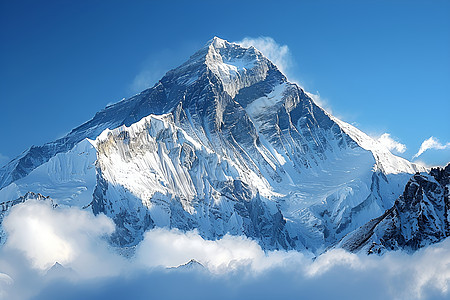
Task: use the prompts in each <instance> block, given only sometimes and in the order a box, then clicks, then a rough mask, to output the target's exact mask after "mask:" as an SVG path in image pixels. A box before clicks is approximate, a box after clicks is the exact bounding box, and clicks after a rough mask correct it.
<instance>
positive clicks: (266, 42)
mask: <svg viewBox="0 0 450 300" xmlns="http://www.w3.org/2000/svg"><path fill="white" fill-rule="evenodd" d="M235 43H237V44H240V45H242V46H244V47H250V46H253V47H255V48H256V49H258V50H259V51H261V52H262V54H264V56H266V57H267V58H268V59H269V60H271V61H272V62H273V63H274V64H275V65H276V66H277V67H278V68H279V69H280V71H281V72H282V73H284V74H286V75H289V74H288V73H289V69H290V68H291V66H292V55H291V52H290V50H289V47H288V46H287V45H281V44H278V43H277V42H275V40H274V39H273V38H271V37H268V36H263V37H258V38H252V37H245V38H244V39H242V40H241V41H238V42H235Z"/></svg>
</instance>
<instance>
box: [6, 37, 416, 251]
mask: <svg viewBox="0 0 450 300" xmlns="http://www.w3.org/2000/svg"><path fill="white" fill-rule="evenodd" d="M424 170H425V169H423V168H421V167H420V166H417V165H415V164H412V163H410V162H408V161H406V160H404V159H402V158H399V157H396V156H394V155H392V154H391V153H390V152H389V151H388V150H387V149H385V148H383V147H382V146H381V145H379V144H378V143H377V142H376V141H374V140H372V139H371V138H370V137H368V136H367V135H365V134H364V133H362V132H360V131H359V130H357V129H356V128H354V127H353V126H351V125H349V124H346V123H345V122H342V121H340V120H338V119H336V118H335V117H333V116H331V115H330V114H328V113H327V112H325V111H324V110H323V109H321V108H320V107H318V106H317V105H316V104H315V103H314V101H313V100H312V99H311V97H309V96H308V94H307V93H305V91H303V90H302V89H301V88H300V87H298V86H297V85H296V84H293V83H290V82H288V81H287V79H286V77H285V76H284V75H283V74H282V73H281V72H280V71H279V70H278V69H277V67H276V66H275V65H274V64H272V62H270V61H269V60H268V59H267V58H266V57H264V56H263V55H262V54H261V53H260V52H259V51H258V50H257V49H255V48H253V47H250V48H245V47H242V46H240V45H238V44H234V43H229V42H227V41H224V40H222V39H219V38H214V39H213V40H211V41H210V42H208V43H207V44H206V45H205V46H204V47H203V48H202V49H200V50H199V51H198V52H197V53H195V54H194V55H193V56H191V57H190V59H189V60H188V61H187V62H185V63H184V64H183V65H181V66H179V67H178V68H176V69H174V70H171V71H169V72H167V74H166V75H165V76H164V77H163V78H162V79H161V80H160V81H159V82H158V83H157V84H156V85H155V86H154V87H152V88H150V89H147V90H145V91H143V92H142V93H140V94H138V95H136V96H134V97H132V98H130V99H127V100H123V101H120V102H118V103H116V104H114V105H111V106H108V107H106V108H105V109H104V110H102V111H100V112H99V113H97V114H96V115H95V116H94V118H93V119H92V120H90V121H88V122H86V123H85V124H83V125H81V126H79V127H77V128H75V129H74V130H73V131H72V132H70V133H69V134H68V135H67V136H65V137H64V138H62V139H59V140H57V141H54V142H51V143H48V144H45V145H43V146H40V147H32V148H30V149H29V150H28V151H26V152H24V153H23V154H22V155H21V156H19V157H18V158H16V159H14V160H13V161H11V162H10V163H9V164H8V165H6V166H5V167H4V168H2V169H1V170H0V178H1V179H0V184H1V185H0V187H1V189H0V202H6V201H9V200H11V199H17V198H18V197H20V196H22V195H24V194H25V193H26V192H28V191H34V192H41V193H42V194H45V195H48V196H50V197H52V199H54V201H55V202H56V203H58V204H60V205H69V206H72V205H75V206H79V207H82V208H84V209H90V210H92V211H93V212H94V213H96V214H98V213H105V214H106V215H108V216H110V217H111V218H112V219H113V220H114V221H115V223H116V225H117V232H116V233H115V234H114V235H113V236H112V237H111V240H112V242H113V243H114V244H116V245H119V246H132V245H135V244H136V243H138V242H139V241H140V240H141V238H142V234H143V232H144V231H145V230H147V229H149V228H152V227H154V226H158V227H169V228H180V229H182V230H191V229H197V230H198V231H199V233H200V234H201V235H202V236H203V237H205V238H207V239H217V238H220V237H221V236H223V235H224V234H226V233H231V234H235V235H239V234H244V235H246V236H249V237H252V238H254V239H256V240H257V241H259V242H260V244H261V245H262V246H263V247H264V248H265V249H281V248H282V249H299V250H303V249H305V248H308V249H310V250H312V251H316V252H318V251H321V250H323V249H325V248H326V247H328V246H330V245H333V244H334V243H336V242H337V241H339V240H340V239H341V238H342V237H343V236H344V235H345V234H347V233H348V232H350V231H352V230H354V229H356V228H358V227H359V226H361V225H363V224H365V223H366V222H367V220H370V219H371V218H374V217H376V216H378V215H380V214H381V213H382V212H383V211H385V210H386V209H387V208H389V207H391V206H392V204H393V203H394V201H395V199H396V198H397V197H398V196H399V195H400V193H401V191H402V189H403V187H404V184H405V183H406V182H407V180H408V178H409V177H410V173H414V172H416V171H424Z"/></svg>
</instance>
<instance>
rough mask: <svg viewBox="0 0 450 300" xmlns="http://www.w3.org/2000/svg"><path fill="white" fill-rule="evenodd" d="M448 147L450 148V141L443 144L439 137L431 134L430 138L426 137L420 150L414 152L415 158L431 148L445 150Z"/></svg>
mask: <svg viewBox="0 0 450 300" xmlns="http://www.w3.org/2000/svg"><path fill="white" fill-rule="evenodd" d="M447 148H450V143H446V144H441V143H440V142H439V140H438V139H436V138H435V137H433V136H431V137H430V138H429V139H426V140H425V141H423V142H422V145H420V149H419V151H417V153H416V154H414V156H413V159H414V158H417V157H419V156H420V155H422V154H423V153H424V152H425V151H427V150H429V149H436V150H443V149H447Z"/></svg>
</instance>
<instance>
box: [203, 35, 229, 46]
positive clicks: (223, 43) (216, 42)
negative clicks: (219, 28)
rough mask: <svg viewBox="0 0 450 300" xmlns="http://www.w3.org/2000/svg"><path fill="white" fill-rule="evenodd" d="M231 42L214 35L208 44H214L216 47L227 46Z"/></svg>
mask: <svg viewBox="0 0 450 300" xmlns="http://www.w3.org/2000/svg"><path fill="white" fill-rule="evenodd" d="M230 44H231V43H230V42H228V41H227V40H224V39H221V38H220V37H217V36H215V37H213V38H212V39H211V40H209V41H208V43H207V45H208V46H213V47H214V48H225V47H227V46H228V45H230Z"/></svg>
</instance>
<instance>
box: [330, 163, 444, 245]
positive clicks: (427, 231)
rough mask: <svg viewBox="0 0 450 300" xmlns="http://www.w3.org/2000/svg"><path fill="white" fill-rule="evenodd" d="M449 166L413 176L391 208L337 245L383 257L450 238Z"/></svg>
mask: <svg viewBox="0 0 450 300" xmlns="http://www.w3.org/2000/svg"><path fill="white" fill-rule="evenodd" d="M449 183H450V164H449V165H447V166H446V167H445V168H433V169H431V171H430V173H429V174H419V173H417V174H415V175H414V176H413V177H412V178H411V179H410V180H409V181H408V183H407V184H406V187H405V190H404V192H403V194H402V195H401V196H400V197H399V198H398V199H397V200H396V201H395V204H394V206H393V207H392V208H390V209H389V210H387V211H386V212H385V213H384V214H383V215H382V216H380V217H379V218H376V219H374V220H371V221H370V222H368V223H367V224H365V225H364V226H362V227H361V228H359V229H357V230H355V231H354V232H352V233H350V234H348V235H347V236H346V237H345V238H344V239H343V240H342V241H341V242H340V243H339V244H338V246H341V247H343V248H344V249H347V250H349V251H354V252H358V251H367V252H368V253H369V254H370V253H378V254H382V253H384V252H385V251H386V250H398V249H404V250H408V251H415V250H417V249H419V248H422V247H425V246H427V245H430V244H433V243H437V242H439V241H441V240H443V239H445V238H446V237H448V236H449V235H450V218H449V211H450V200H449Z"/></svg>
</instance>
